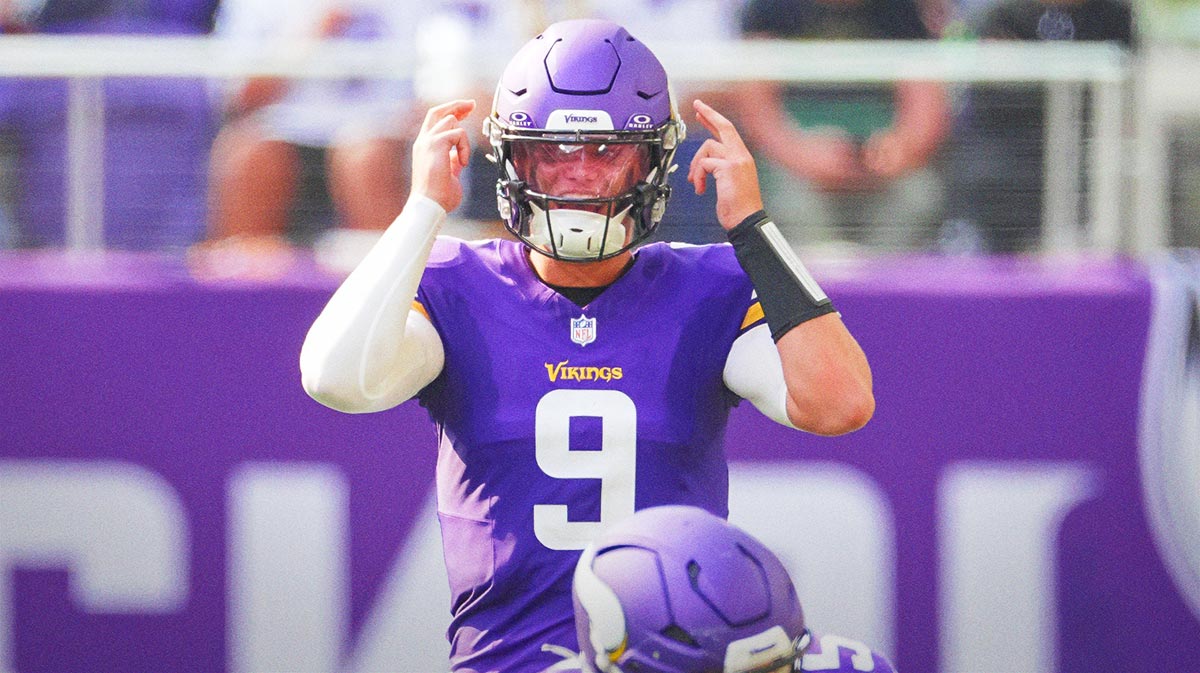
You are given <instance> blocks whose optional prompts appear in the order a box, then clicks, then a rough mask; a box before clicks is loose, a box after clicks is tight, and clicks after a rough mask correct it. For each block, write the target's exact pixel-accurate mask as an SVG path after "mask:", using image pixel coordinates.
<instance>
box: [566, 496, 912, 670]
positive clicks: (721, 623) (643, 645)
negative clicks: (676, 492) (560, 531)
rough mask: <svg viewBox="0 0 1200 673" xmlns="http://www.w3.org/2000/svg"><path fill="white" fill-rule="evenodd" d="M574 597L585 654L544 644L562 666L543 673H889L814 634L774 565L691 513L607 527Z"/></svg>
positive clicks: (725, 527)
mask: <svg viewBox="0 0 1200 673" xmlns="http://www.w3.org/2000/svg"><path fill="white" fill-rule="evenodd" d="M574 596H575V623H576V628H577V629H578V632H579V644H580V646H581V649H582V651H581V652H580V654H579V655H577V656H575V655H572V654H570V653H566V652H562V650H559V649H557V648H551V649H554V650H555V651H557V652H560V653H561V654H562V655H563V656H564V659H563V661H561V662H560V663H559V664H557V665H555V666H552V667H551V668H550V669H548V671H549V670H553V671H561V672H564V673H565V672H567V671H582V673H792V671H811V672H813V673H815V672H817V671H840V672H844V673H854V672H856V671H874V673H894V670H893V668H892V665H891V663H889V662H888V660H887V659H886V658H885V657H884V656H883V655H881V654H879V653H878V652H873V651H872V650H871V649H870V648H869V647H867V646H866V645H863V644H862V643H860V642H858V641H855V640H850V639H847V638H842V637H841V636H835V635H824V636H822V635H817V634H815V633H813V632H812V631H810V630H809V629H808V628H807V627H806V626H805V623H804V614H803V612H802V611H801V609H800V601H799V600H798V599H797V598H796V590H795V589H794V588H793V586H792V582H791V579H790V578H789V577H788V574H787V571H786V570H784V568H783V564H781V563H780V562H779V559H777V558H776V557H775V555H774V554H773V553H771V551H770V550H769V549H767V548H766V547H765V546H763V545H762V543H760V542H759V541H758V540H757V539H755V538H754V537H752V536H751V535H749V534H748V533H746V532H745V531H743V530H741V529H740V528H737V527H736V526H733V525H731V524H729V523H727V522H726V521H725V520H723V519H721V518H719V517H716V516H713V515H712V514H709V513H708V512H706V511H704V510H702V509H699V508H696V507H686V506H678V505H671V506H664V507H652V508H650V509H644V510H641V511H639V512H637V513H636V514H634V515H633V516H631V517H629V518H627V519H625V520H624V521H622V522H621V523H618V524H616V525H615V526H613V527H612V528H610V529H609V530H608V531H607V532H606V533H604V534H602V535H601V536H600V537H599V538H598V539H597V540H595V541H594V542H593V543H592V544H591V545H589V546H588V547H587V549H585V550H584V552H583V555H582V556H581V557H580V559H579V563H578V565H577V566H576V568H575V584H574Z"/></svg>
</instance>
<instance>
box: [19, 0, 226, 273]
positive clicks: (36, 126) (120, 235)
mask: <svg viewBox="0 0 1200 673" xmlns="http://www.w3.org/2000/svg"><path fill="white" fill-rule="evenodd" d="M215 9H216V0H139V1H136V2H135V1H132V0H128V1H121V0H45V1H44V2H43V1H41V0H6V2H5V4H4V5H0V11H3V10H6V11H3V13H2V21H0V23H2V25H3V28H4V30H5V31H6V32H37V33H63V34H80V33H99V34H128V35H144V34H155V35H162V34H169V35H188V34H201V33H205V32H207V31H208V30H210V29H211V26H212V17H213V13H214V12H215ZM67 89H68V86H67V83H66V82H64V81H62V80H53V79H19V80H7V81H4V82H2V83H0V125H2V126H3V127H4V129H5V131H6V133H7V135H8V137H9V138H10V140H11V148H12V152H13V155H12V156H13V158H12V166H13V169H12V171H13V176H12V183H13V191H14V192H15V194H14V200H15V202H16V203H15V209H14V210H15V213H14V218H13V219H14V220H15V222H14V223H13V225H12V230H13V231H12V232H11V237H12V239H13V241H12V242H13V243H14V244H15V245H18V246H60V245H63V244H64V243H65V241H66V231H65V229H66V224H65V218H66V208H65V204H66V202H67V199H66V198H65V194H66V190H67V180H68V178H67V175H66V168H65V167H66V166H67V161H66V156H67V149H68V148H67V103H68V100H67V95H68V94H67ZM102 91H103V105H102V108H101V109H100V110H97V111H96V112H97V114H99V115H102V121H103V133H104V142H103V146H102V152H103V155H102V156H97V157H95V161H97V162H101V163H100V170H101V171H102V173H103V179H104V190H103V193H102V198H103V211H102V215H101V216H102V218H103V219H102V223H103V226H104V243H105V244H106V245H107V246H110V247H117V248H128V249H156V248H164V247H182V246H186V245H187V244H189V243H191V242H194V241H195V240H197V239H198V238H199V237H200V236H201V234H202V230H203V193H204V180H203V175H204V165H205V163H206V161H207V152H208V147H209V145H210V143H211V141H212V135H213V131H214V125H213V123H212V118H211V112H210V109H209V107H208V104H207V97H206V93H205V89H204V84H203V82H201V81H200V80H188V79H179V78H145V77H138V78H127V77H122V78H109V79H107V80H105V81H104V83H103V88H102Z"/></svg>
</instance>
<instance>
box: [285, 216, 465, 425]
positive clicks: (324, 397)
mask: <svg viewBox="0 0 1200 673" xmlns="http://www.w3.org/2000/svg"><path fill="white" fill-rule="evenodd" d="M445 217H446V211H444V210H442V207H441V206H439V205H438V204H437V203H436V202H434V201H432V200H430V199H428V198H426V197H423V196H414V197H413V198H411V199H409V201H408V203H407V204H405V206H404V210H403V211H401V213H400V215H399V216H398V217H397V218H396V220H395V221H394V222H392V224H391V226H389V227H388V228H387V231H385V232H384V233H383V236H382V237H380V239H379V242H378V243H376V244H375V247H373V248H371V251H370V252H369V253H367V256H366V257H364V258H363V260H362V262H360V263H359V265H358V266H357V267H355V269H354V271H353V272H351V274H350V275H349V276H348V277H347V278H346V280H345V281H344V282H343V283H342V286H341V287H339V288H338V290H337V292H335V293H334V295H333V297H332V298H331V299H330V300H329V303H328V304H326V305H325V309H324V310H323V311H321V315H319V316H317V319H316V321H314V322H313V325H312V327H311V328H310V329H309V330H308V336H307V337H305V339H304V346H303V347H302V348H301V349H300V378H301V382H302V383H303V384H304V390H305V391H306V392H308V394H309V395H310V396H311V397H312V398H313V399H315V400H316V401H318V402H320V403H321V404H324V405H325V406H327V407H331V408H333V409H337V410H338V411H345V412H348V413H366V412H371V411H382V410H384V409H390V408H392V407H394V406H396V405H397V404H400V403H401V402H403V401H405V400H407V399H409V398H411V397H412V396H413V395H416V394H417V393H418V392H419V391H420V390H421V389H422V388H424V387H425V386H426V385H428V384H429V383H430V382H431V381H433V380H434V379H435V378H437V376H438V374H439V373H441V371H442V364H443V361H444V358H445V353H444V351H443V350H442V340H441V337H439V336H438V333H437V330H436V329H434V327H433V324H432V323H430V322H429V319H428V318H426V317H425V316H423V315H421V313H420V312H419V311H413V310H411V307H412V301H413V296H414V295H415V294H416V291H417V285H418V283H420V281H421V274H422V273H424V271H425V262H426V261H427V260H428V259H429V251H430V250H431V249H432V248H433V242H434V239H435V238H436V237H437V232H438V229H439V227H440V226H441V223H442V220H443V219H445Z"/></svg>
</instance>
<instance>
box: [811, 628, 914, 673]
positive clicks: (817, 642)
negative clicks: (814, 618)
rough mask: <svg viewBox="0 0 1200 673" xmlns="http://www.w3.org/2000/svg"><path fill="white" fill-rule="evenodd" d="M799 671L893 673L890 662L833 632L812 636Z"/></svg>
mask: <svg viewBox="0 0 1200 673" xmlns="http://www.w3.org/2000/svg"><path fill="white" fill-rule="evenodd" d="M799 670H800V671H804V672H805V673H818V672H819V671H834V672H835V673H857V672H859V671H871V672H872V673H896V669H895V667H894V666H892V662H890V661H888V659H887V657H885V656H884V655H883V654H882V653H880V652H877V651H875V650H872V649H871V648H870V647H869V646H867V645H866V644H865V643H863V642H862V641H859V640H855V639H853V638H846V637H845V636H839V635H836V634H832V633H827V634H818V633H813V634H812V640H811V641H810V642H809V645H808V648H807V649H805V650H804V658H803V659H802V660H801V663H800V669H799Z"/></svg>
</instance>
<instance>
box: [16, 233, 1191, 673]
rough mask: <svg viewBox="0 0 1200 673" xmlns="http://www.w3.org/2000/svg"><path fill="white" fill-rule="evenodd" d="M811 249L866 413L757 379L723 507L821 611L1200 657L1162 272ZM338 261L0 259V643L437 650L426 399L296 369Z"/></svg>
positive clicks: (101, 655)
mask: <svg viewBox="0 0 1200 673" xmlns="http://www.w3.org/2000/svg"><path fill="white" fill-rule="evenodd" d="M816 270H817V271H818V275H819V277H820V279H821V280H822V283H823V285H824V286H825V289H826V290H827V291H828V292H829V294H830V295H831V296H833V297H835V299H836V300H837V303H838V306H839V308H840V309H841V311H842V314H843V316H844V318H845V321H846V323H847V324H848V325H849V326H850V328H851V330H852V331H853V332H854V333H855V334H856V336H857V337H858V338H859V341H860V342H861V343H862V345H863V348H864V349H865V350H866V352H867V354H868V356H869V357H870V359H871V363H872V367H873V370H874V375H875V387H876V395H877V400H878V410H877V412H876V416H875V418H874V420H872V422H871V423H870V424H869V425H868V426H867V427H866V428H865V429H863V430H861V431H859V432H857V433H854V434H851V435H848V436H845V437H839V438H833V439H829V438H819V437H813V436H806V435H803V434H800V433H796V432H791V431H787V430H785V429H783V428H781V427H779V426H775V425H773V424H771V423H770V422H769V421H766V420H765V419H764V418H762V417H761V416H759V415H758V414H757V412H755V411H754V410H753V409H751V408H749V406H748V405H743V406H742V407H739V408H738V409H737V410H735V412H734V418H733V421H732V425H731V428H730V432H729V438H730V441H729V455H730V458H731V461H733V469H732V476H731V479H732V484H731V490H732V498H733V503H732V508H733V511H734V514H733V519H734V520H735V521H737V522H738V523H741V524H743V525H745V526H746V527H748V528H750V529H751V530H752V531H753V532H755V533H757V534H759V535H760V536H762V537H763V538H764V539H766V540H767V541H768V543H769V544H770V545H772V546H773V547H775V548H777V549H778V550H779V551H780V553H781V555H782V556H784V557H785V559H786V560H787V562H788V563H789V566H791V567H792V569H793V572H794V574H795V576H796V578H797V584H798V588H799V590H800V593H801V598H802V600H803V601H804V602H805V603H806V612H807V613H808V616H809V620H810V623H811V624H812V625H813V626H815V627H816V628H817V629H818V630H821V631H824V632H837V633H840V634H842V635H846V636H852V637H857V638H860V639H862V640H864V641H866V642H868V643H870V644H872V645H875V646H876V647H878V648H879V649H881V650H883V651H884V652H886V653H887V654H889V655H891V657H892V658H893V661H895V662H896V663H897V665H898V667H899V669H900V670H901V671H913V672H917V671H925V672H932V673H937V672H941V673H952V672H960V673H966V672H967V671H989V672H991V673H997V672H999V671H1012V672H1014V673H1015V672H1020V673H1034V672H1035V671H1036V672H1045V673H1051V672H1053V673H1096V672H1098V671H1122V672H1123V673H1163V672H1164V671H1179V672H1182V671H1200V621H1198V617H1197V614H1196V613H1195V612H1193V610H1194V609H1195V608H1191V607H1189V599H1188V596H1193V597H1194V596H1196V595H1197V590H1196V587H1194V586H1188V585H1187V578H1188V577H1189V572H1191V573H1192V575H1190V576H1192V577H1194V576H1195V575H1197V574H1200V571H1198V570H1197V569H1196V567H1195V566H1190V567H1189V566H1188V565H1187V564H1188V559H1192V560H1193V561H1194V559H1196V557H1197V556H1198V555H1200V554H1197V553H1194V552H1195V551H1196V549H1197V548H1198V547H1200V540H1196V539H1191V540H1187V539H1183V540H1179V539H1168V540H1164V539H1163V536H1164V535H1166V536H1168V537H1169V535H1170V531H1171V530H1178V529H1179V528H1178V527H1176V528H1171V527H1170V526H1162V525H1152V523H1151V522H1152V521H1154V520H1155V518H1154V516H1152V515H1151V514H1150V513H1148V511H1147V509H1148V507H1147V505H1146V504H1145V503H1147V502H1148V498H1149V500H1150V501H1152V500H1153V498H1152V497H1150V496H1148V495H1147V494H1148V493H1150V492H1151V491H1153V492H1158V491H1159V490H1161V489H1160V488H1159V486H1160V485H1158V484H1147V483H1146V482H1145V480H1144V479H1143V469H1144V462H1145V461H1144V459H1143V458H1140V457H1139V408H1140V407H1139V401H1140V400H1141V399H1142V396H1143V373H1144V368H1145V366H1146V364H1145V363H1146V353H1147V345H1148V343H1149V339H1150V334H1151V320H1152V316H1153V309H1154V306H1155V301H1154V297H1155V296H1156V295H1155V293H1154V291H1153V288H1152V284H1151V282H1150V273H1149V271H1148V270H1147V269H1146V268H1145V267H1143V266H1140V265H1138V264H1134V263H1132V262H1103V261H1095V262H1090V263H1083V262H1070V263H1068V262H1062V263H1057V264H1044V263H1038V262H1032V261H1014V260H1008V261H987V260H979V261H956V260H934V259H929V260H919V259H918V260H895V261H875V262H872V263H870V264H866V263H863V264H862V265H861V266H857V267H856V266H853V265H845V264H843V265H837V266H826V267H820V266H818V267H817V269H816ZM335 283H336V281H335V280H334V279H331V278H328V277H324V276H320V275H318V274H297V275H296V276H295V277H293V278H290V279H287V280H283V281H277V282H270V283H257V284H248V283H227V284H205V283H200V282H197V281H194V280H191V279H189V278H188V277H187V275H186V273H184V271H183V269H182V268H181V267H180V266H179V265H178V263H176V262H173V261H170V260H160V259H154V258H144V257H109V258H105V259H101V260H97V259H90V260H89V259H87V258H84V259H78V258H76V259H72V258H61V257H57V256H53V255H32V256H30V255H15V254H12V255H7V256H0V335H2V336H0V671H13V672H19V673H34V672H43V671H47V672H48V671H54V672H62V671H89V672H90V673H117V672H121V673H124V672H134V671H150V670H154V671H205V672H212V673H216V672H220V671H228V672H230V673H252V672H253V673H260V672H262V671H268V670H275V671H300V670H312V671H329V670H333V669H335V668H336V669H338V670H346V671H383V670H387V671H406V672H414V673H425V672H432V671H437V670H444V666H443V664H442V662H443V661H444V655H445V652H446V649H447V648H446V645H445V643H444V641H443V639H442V636H441V634H442V632H443V631H444V628H445V624H446V623H447V621H448V610H447V604H446V602H445V601H446V600H447V599H446V594H447V593H448V592H447V589H446V587H445V577H444V573H442V572H441V570H440V568H439V563H440V553H441V552H440V549H439V547H438V543H439V540H438V537H437V533H436V528H435V527H434V526H435V522H434V516H433V514H432V513H431V512H430V511H429V507H430V503H429V499H430V497H431V496H430V494H431V489H432V480H433V460H434V454H435V436H434V432H433V429H432V426H431V425H430V423H429V421H428V419H427V417H426V416H425V414H424V412H423V411H422V410H421V409H420V408H419V407H417V406H415V405H414V404H412V403H409V404H406V405H403V406H402V407H401V408H399V409H398V410H395V411H392V412H386V413H381V414H374V415H366V416H350V415H343V414H339V413H336V412H333V411H330V410H328V409H325V408H323V407H321V406H319V405H317V404H316V403H315V402H313V401H311V400H310V399H308V397H306V396H305V394H304V392H303V390H302V389H301V388H300V385H299V373H298V370H297V354H298V352H299V348H300V344H301V342H302V340H303V338H304V333H305V330H306V329H307V326H308V325H309V323H310V322H311V320H312V319H313V318H314V317H315V316H316V314H317V313H318V312H319V311H320V309H321V306H322V305H323V303H324V301H325V300H326V299H327V298H328V296H329V294H330V292H331V291H332V289H333V287H334V286H335ZM1146 473H1147V474H1154V472H1153V471H1151V472H1146ZM1167 478H1169V477H1167ZM1193 496H1194V498H1193V502H1192V504H1191V506H1192V507H1193V508H1196V509H1200V504H1198V503H1197V501H1200V493H1193ZM1156 531H1157V532H1156ZM1164 531H1165V532H1164ZM1156 536H1157V537H1156ZM1160 549H1174V550H1176V552H1177V553H1176V554H1175V555H1174V557H1173V558H1174V559H1175V560H1174V561H1168V560H1164V557H1165V556H1166V555H1164V554H1160ZM1180 549H1182V550H1183V551H1182V552H1179V550H1180ZM1179 559H1183V560H1182V561H1180V560H1179ZM1172 564H1174V565H1172ZM1171 568H1173V569H1174V570H1173V571H1172V570H1171ZM1193 600H1194V599H1193Z"/></svg>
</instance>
